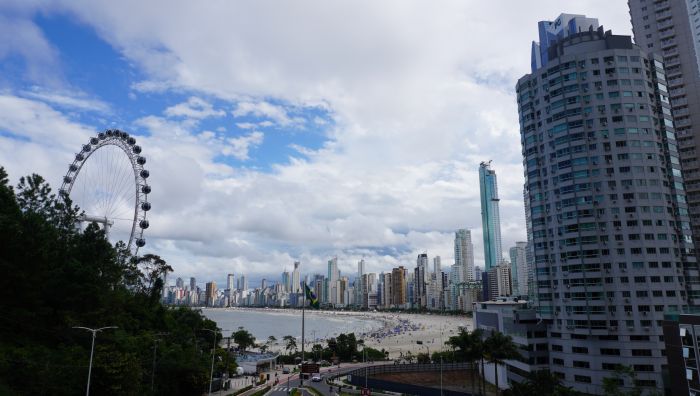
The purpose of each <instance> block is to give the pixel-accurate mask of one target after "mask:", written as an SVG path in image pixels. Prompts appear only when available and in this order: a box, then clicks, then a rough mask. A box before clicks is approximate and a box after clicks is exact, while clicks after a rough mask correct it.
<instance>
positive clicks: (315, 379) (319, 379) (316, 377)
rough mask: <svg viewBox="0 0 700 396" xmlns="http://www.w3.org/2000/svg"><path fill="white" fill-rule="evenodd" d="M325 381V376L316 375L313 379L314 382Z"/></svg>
mask: <svg viewBox="0 0 700 396" xmlns="http://www.w3.org/2000/svg"><path fill="white" fill-rule="evenodd" d="M321 380H323V376H322V375H320V374H314V376H313V377H311V381H313V382H321Z"/></svg>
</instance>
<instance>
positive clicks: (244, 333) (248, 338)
mask: <svg viewBox="0 0 700 396" xmlns="http://www.w3.org/2000/svg"><path fill="white" fill-rule="evenodd" d="M231 338H232V339H233V342H235V343H236V345H238V349H239V350H241V351H245V350H246V349H248V348H250V347H252V346H254V345H255V337H253V335H252V334H251V333H250V332H249V331H248V330H246V329H244V328H243V327H239V328H238V330H236V331H235V332H234V333H233V334H231Z"/></svg>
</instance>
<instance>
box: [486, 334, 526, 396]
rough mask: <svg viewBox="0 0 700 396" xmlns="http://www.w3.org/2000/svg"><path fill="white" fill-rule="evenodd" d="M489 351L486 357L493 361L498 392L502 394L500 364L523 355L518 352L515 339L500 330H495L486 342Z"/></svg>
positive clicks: (490, 361)
mask: <svg viewBox="0 0 700 396" xmlns="http://www.w3.org/2000/svg"><path fill="white" fill-rule="evenodd" d="M484 345H485V347H486V350H487V351H488V352H487V354H486V357H487V359H488V361H489V363H493V365H494V366H493V372H494V378H495V379H496V393H497V394H500V388H499V387H498V365H499V364H503V363H505V361H506V360H509V359H517V358H519V357H521V355H520V352H518V346H517V345H515V343H514V342H513V339H512V338H511V337H510V336H507V335H505V334H503V333H501V332H499V331H494V332H492V333H491V335H490V336H489V337H488V338H487V339H486V341H485V342H484Z"/></svg>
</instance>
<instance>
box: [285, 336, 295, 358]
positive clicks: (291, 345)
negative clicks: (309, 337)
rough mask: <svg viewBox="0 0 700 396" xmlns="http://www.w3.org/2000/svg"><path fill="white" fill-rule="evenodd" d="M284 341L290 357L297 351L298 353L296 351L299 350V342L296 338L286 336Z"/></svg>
mask: <svg viewBox="0 0 700 396" xmlns="http://www.w3.org/2000/svg"><path fill="white" fill-rule="evenodd" d="M282 340H283V341H284V342H285V347H284V349H286V350H287V354H288V355H291V354H292V351H295V352H296V349H297V340H296V338H294V337H292V336H290V335H286V336H284V337H282Z"/></svg>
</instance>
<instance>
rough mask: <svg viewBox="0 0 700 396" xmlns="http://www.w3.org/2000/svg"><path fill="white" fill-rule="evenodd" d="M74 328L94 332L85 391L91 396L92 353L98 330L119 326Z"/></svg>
mask: <svg viewBox="0 0 700 396" xmlns="http://www.w3.org/2000/svg"><path fill="white" fill-rule="evenodd" d="M73 328H74V329H82V330H86V331H89V332H92V347H90V366H88V379H87V390H86V391H85V394H86V395H87V396H90V376H91V375H92V355H93V354H94V353H95V338H96V337H97V332H98V331H102V330H107V329H118V327H117V326H107V327H100V328H99V329H91V328H89V327H82V326H73Z"/></svg>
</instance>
